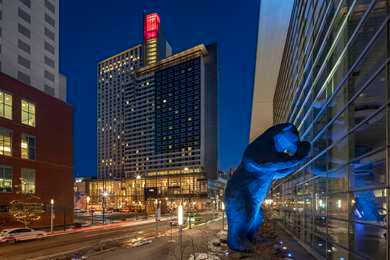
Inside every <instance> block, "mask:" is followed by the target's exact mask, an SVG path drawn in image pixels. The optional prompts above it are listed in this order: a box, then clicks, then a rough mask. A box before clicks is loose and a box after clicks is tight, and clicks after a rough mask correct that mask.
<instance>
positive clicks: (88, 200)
mask: <svg viewBox="0 0 390 260" xmlns="http://www.w3.org/2000/svg"><path fill="white" fill-rule="evenodd" d="M86 199H87V204H86V205H85V210H86V211H87V214H88V205H89V202H90V201H91V197H89V196H87V198H86ZM92 222H93V221H91V225H92V224H93V223H92Z"/></svg>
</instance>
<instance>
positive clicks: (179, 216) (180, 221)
mask: <svg viewBox="0 0 390 260" xmlns="http://www.w3.org/2000/svg"><path fill="white" fill-rule="evenodd" d="M183 218H184V212H183V206H182V205H181V204H180V205H179V206H178V207H177V224H178V225H179V247H180V259H182V258H183Z"/></svg>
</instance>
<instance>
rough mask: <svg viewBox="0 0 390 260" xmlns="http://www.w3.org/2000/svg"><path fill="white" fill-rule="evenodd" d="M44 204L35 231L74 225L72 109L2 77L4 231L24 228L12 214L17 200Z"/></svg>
mask: <svg viewBox="0 0 390 260" xmlns="http://www.w3.org/2000/svg"><path fill="white" fill-rule="evenodd" d="M30 199H33V201H35V202H39V203H42V204H43V209H44V211H45V212H44V213H43V214H42V215H41V219H40V220H39V221H37V222H34V223H32V226H33V227H48V226H50V210H49V209H50V200H51V199H53V200H54V209H55V221H54V224H55V225H56V226H59V225H64V224H66V225H69V224H72V223H73V174H72V108H71V107H70V106H69V105H68V104H66V103H64V102H63V101H61V100H59V99H57V98H54V97H52V96H50V95H48V94H46V93H43V92H41V91H39V90H37V89H36V88H33V87H31V86H27V85H26V84H24V83H22V82H20V81H18V80H15V79H13V78H11V77H9V76H8V75H5V74H3V73H0V226H1V227H10V226H20V225H22V224H21V223H19V224H18V223H17V222H16V221H15V220H14V219H13V217H12V216H10V214H9V213H8V210H9V205H10V204H9V203H10V202H11V201H14V200H18V201H23V202H28V201H30Z"/></svg>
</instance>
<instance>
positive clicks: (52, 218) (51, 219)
mask: <svg viewBox="0 0 390 260" xmlns="http://www.w3.org/2000/svg"><path fill="white" fill-rule="evenodd" d="M53 225H54V199H51V200H50V232H51V233H53Z"/></svg>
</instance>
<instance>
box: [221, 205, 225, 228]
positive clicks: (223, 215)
mask: <svg viewBox="0 0 390 260" xmlns="http://www.w3.org/2000/svg"><path fill="white" fill-rule="evenodd" d="M221 209H222V230H225V203H224V202H222V203H221Z"/></svg>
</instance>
